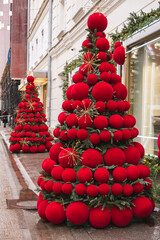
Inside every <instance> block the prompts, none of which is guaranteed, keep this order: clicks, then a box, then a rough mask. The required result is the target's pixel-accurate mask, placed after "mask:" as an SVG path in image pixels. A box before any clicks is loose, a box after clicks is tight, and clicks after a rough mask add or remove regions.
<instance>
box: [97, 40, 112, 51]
mask: <svg viewBox="0 0 160 240" xmlns="http://www.w3.org/2000/svg"><path fill="white" fill-rule="evenodd" d="M109 47H110V46H109V41H108V40H107V39H106V38H102V37H100V38H98V39H97V41H96V48H98V49H99V50H100V51H106V50H108V49H109Z"/></svg>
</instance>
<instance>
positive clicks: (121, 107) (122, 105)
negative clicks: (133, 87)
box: [117, 101, 126, 112]
mask: <svg viewBox="0 0 160 240" xmlns="http://www.w3.org/2000/svg"><path fill="white" fill-rule="evenodd" d="M125 106H126V105H125V103H124V102H122V101H118V102H117V110H118V111H119V112H123V111H124V110H125Z"/></svg>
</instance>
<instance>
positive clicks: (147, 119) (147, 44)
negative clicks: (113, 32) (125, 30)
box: [123, 21, 160, 154]
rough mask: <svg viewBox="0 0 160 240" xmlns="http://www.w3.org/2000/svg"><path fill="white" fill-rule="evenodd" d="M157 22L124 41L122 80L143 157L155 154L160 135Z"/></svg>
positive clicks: (159, 49) (159, 76)
mask: <svg viewBox="0 0 160 240" xmlns="http://www.w3.org/2000/svg"><path fill="white" fill-rule="evenodd" d="M159 24H160V21H156V22H154V23H152V24H150V26H148V27H146V28H145V29H143V30H141V31H140V32H137V33H136V34H134V35H133V36H132V38H129V39H127V40H126V41H125V42H124V45H125V47H126V49H127V51H126V58H127V61H126V66H125V69H126V70H125V71H126V72H125V76H124V75H123V81H124V82H125V84H126V86H127V88H128V100H129V102H130V103H131V108H130V114H133V115H134V116H135V118H136V127H137V128H138V130H139V137H138V139H137V140H138V141H139V142H140V143H141V144H142V145H143V146H144V148H145V150H146V153H149V154H157V151H158V147H157V137H158V135H159V134H160V30H159Z"/></svg>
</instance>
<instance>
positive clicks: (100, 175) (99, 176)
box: [94, 167, 109, 183]
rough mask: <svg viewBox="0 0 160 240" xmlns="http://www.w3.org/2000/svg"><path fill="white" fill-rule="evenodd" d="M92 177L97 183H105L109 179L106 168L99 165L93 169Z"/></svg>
mask: <svg viewBox="0 0 160 240" xmlns="http://www.w3.org/2000/svg"><path fill="white" fill-rule="evenodd" d="M94 178H95V180H96V181H97V182H99V183H105V182H107V181H108V179H109V171H108V170H107V169H106V168H103V167H100V168H98V169H97V170H96V171H95V173H94Z"/></svg>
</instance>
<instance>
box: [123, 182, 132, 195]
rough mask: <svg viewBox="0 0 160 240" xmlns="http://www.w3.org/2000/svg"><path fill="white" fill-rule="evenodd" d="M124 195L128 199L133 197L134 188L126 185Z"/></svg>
mask: <svg viewBox="0 0 160 240" xmlns="http://www.w3.org/2000/svg"><path fill="white" fill-rule="evenodd" d="M123 194H124V196H126V197H128V196H131V195H132V194H133V187H132V186H131V185H129V184H125V185H124V186H123Z"/></svg>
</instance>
